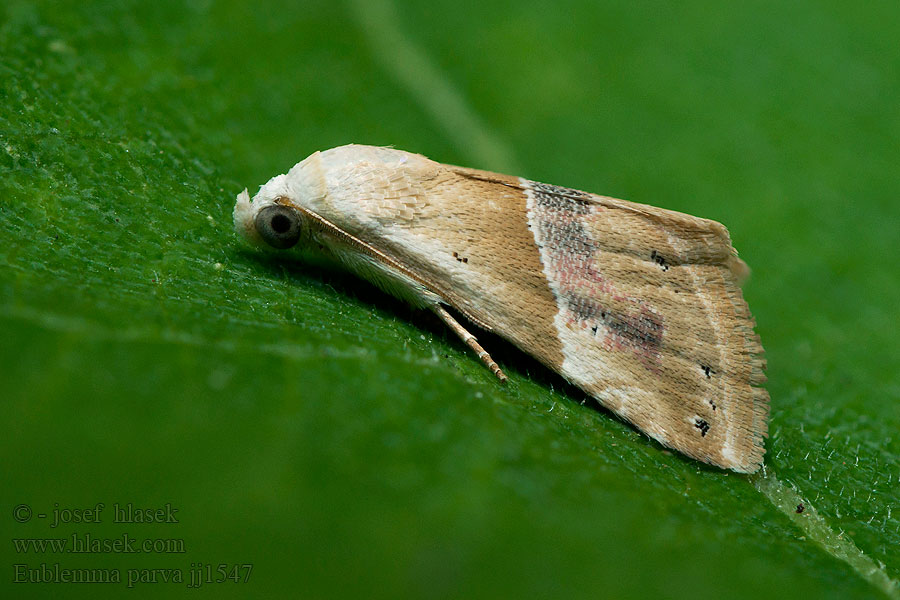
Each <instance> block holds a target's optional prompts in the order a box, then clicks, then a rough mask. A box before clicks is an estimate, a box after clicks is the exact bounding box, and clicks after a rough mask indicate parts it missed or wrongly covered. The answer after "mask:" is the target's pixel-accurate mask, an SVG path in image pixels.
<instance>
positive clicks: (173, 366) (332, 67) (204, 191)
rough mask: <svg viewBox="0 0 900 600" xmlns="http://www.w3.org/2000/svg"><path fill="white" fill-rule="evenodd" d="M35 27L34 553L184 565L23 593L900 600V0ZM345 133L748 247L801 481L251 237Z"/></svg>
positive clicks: (23, 399)
mask: <svg viewBox="0 0 900 600" xmlns="http://www.w3.org/2000/svg"><path fill="white" fill-rule="evenodd" d="M401 6H402V9H401ZM2 11H3V13H0V14H2V25H0V57H2V58H0V100H2V102H0V241H2V244H0V333H2V342H0V397H2V402H3V403H2V406H3V408H4V413H5V418H4V419H3V423H4V425H3V427H2V429H0V436H2V444H3V446H2V447H3V454H2V461H0V462H2V475H3V481H4V486H3V489H4V491H3V500H4V503H3V511H4V515H6V516H5V517H3V518H4V519H5V523H6V526H5V527H4V531H7V532H8V533H7V536H8V538H10V539H12V540H29V539H46V538H60V539H64V540H68V542H67V543H69V544H73V543H76V542H75V540H80V541H81V542H84V540H86V539H88V538H86V537H85V536H90V537H91V538H93V539H95V540H97V539H102V538H108V539H110V540H120V539H122V538H123V536H126V535H127V536H130V538H132V539H137V540H138V543H141V542H142V541H143V540H147V539H150V540H151V541H152V540H164V541H161V542H160V541H157V542H156V544H157V545H156V546H152V545H151V548H150V549H149V550H148V551H147V552H142V553H125V552H99V553H90V552H82V553H70V552H53V551H50V550H45V551H44V552H41V551H39V550H37V549H36V548H34V547H31V549H30V551H28V552H25V551H24V550H23V548H24V547H23V546H22V545H21V544H22V543H21V542H18V544H19V545H17V542H13V543H10V542H9V541H7V542H5V543H4V547H5V548H6V550H5V554H4V556H5V561H4V565H5V566H4V567H3V568H4V569H7V571H6V573H5V575H4V578H3V584H2V585H3V586H4V587H5V588H8V589H9V592H11V593H6V594H4V597H13V595H14V596H15V597H23V598H24V597H45V596H47V595H48V594H52V593H54V591H56V590H61V592H62V593H65V594H67V595H78V594H81V595H83V596H89V597H97V596H98V595H101V594H104V593H105V594H107V595H109V596H114V597H119V596H120V595H121V594H122V593H123V592H122V590H123V589H125V588H126V587H128V586H129V584H130V585H131V587H133V590H131V592H130V593H137V594H141V595H142V596H144V597H159V596H167V597H175V596H177V595H181V594H184V595H188V596H189V595H192V594H195V590H194V589H191V588H189V587H188V585H189V584H190V582H191V577H192V576H195V575H196V574H197V573H201V574H203V575H204V577H206V575H209V577H210V578H211V579H213V580H215V579H216V578H219V579H221V582H218V583H216V582H211V581H208V580H207V579H203V586H204V587H206V588H212V589H214V590H215V594H216V595H217V596H220V597H227V596H235V597H245V596H247V595H253V596H270V597H284V596H288V595H299V596H301V597H370V598H372V597H384V598H396V597H426V596H427V597H465V598H474V597H483V598H496V597H522V596H541V597H567V598H571V597H584V598H597V597H654V596H660V597H667V598H696V597H730V598H744V597H746V598H751V597H760V596H762V597H776V596H777V597H833V598H848V597H872V596H874V597H892V598H898V597H900V591H898V587H897V583H896V582H897V580H898V579H900V506H898V500H900V492H898V489H900V483H898V479H900V460H898V458H900V435H898V433H897V432H898V431H900V410H898V408H897V407H898V401H900V381H898V375H897V373H898V372H900V353H898V344H897V339H896V335H897V324H898V322H900V319H898V311H897V301H896V298H897V297H900V269H898V268H897V265H896V261H895V259H894V255H895V253H896V245H897V241H898V234H897V223H900V204H898V203H897V194H898V190H900V170H898V169H897V168H896V157H897V156H898V152H900V113H898V111H897V105H896V99H897V98H898V97H900V80H898V79H897V77H896V73H897V69H898V67H900V46H898V45H897V44H896V32H897V31H898V26H900V10H898V9H897V6H896V3H895V2H887V1H884V2H880V1H876V2H872V3H867V4H865V5H852V6H851V5H850V4H847V3H833V4H824V5H823V3H821V2H800V3H791V4H790V5H789V6H787V5H784V4H783V3H779V2H768V3H754V4H752V5H748V6H738V5H736V4H733V3H725V4H714V3H713V4H710V3H701V2H687V3H676V4H672V5H657V4H651V5H646V6H644V5H637V4H636V3H633V2H610V3H604V5H602V6H598V5H597V3H593V2H585V1H583V0H582V1H580V2H576V1H569V0H566V1H564V2H561V3H552V4H551V3H537V2H532V3H515V4H512V3H500V2H484V1H482V2H471V3H469V2H463V3H460V2H427V3H425V2H422V3H402V5H401V4H400V3H391V2H389V1H387V0H377V1H376V0H372V1H371V2H363V1H361V0H360V1H359V2H352V3H349V4H346V5H344V4H339V3H324V2H323V3H303V4H295V3H277V2H268V1H264V2H257V3H253V4H246V3H241V2H233V1H231V2H220V3H210V2H195V3H188V4H186V5H182V4H180V3H176V2H171V1H168V0H163V1H159V2H106V3H103V2H84V1H82V2H68V1H67V2H55V3H42V2H37V3H35V2H27V1H24V0H11V1H10V2H7V3H6V5H5V6H4V8H3V9H2ZM349 142H357V143H368V144H384V145H388V144H393V145H396V146H397V147H398V148H402V149H406V150H411V151H417V152H421V153H423V154H425V155H427V156H429V157H431V158H434V159H436V160H439V161H441V162H448V163H456V164H465V165H468V166H473V167H478V168H485V169H493V170H509V171H516V172H515V173H514V174H518V175H523V176H527V177H531V178H533V179H537V180H541V181H547V182H550V183H557V184H562V185H567V186H570V187H576V188H580V189H585V190H589V191H595V192H600V193H604V194H609V195H612V196H617V197H623V198H627V199H629V200H633V201H637V202H646V203H651V204H654V205H658V206H664V207H667V208H673V209H676V210H682V211H685V212H688V213H691V214H697V215H701V216H704V217H710V218H714V219H717V220H720V221H722V222H724V223H726V224H727V225H728V226H729V228H730V230H731V233H732V237H733V239H734V242H735V245H736V246H737V247H738V248H739V249H741V251H742V257H743V258H744V259H745V260H746V261H747V262H748V263H749V264H750V265H751V266H753V267H754V268H755V272H754V277H753V278H752V279H751V281H750V282H749V283H748V285H747V287H746V296H747V298H748V300H749V302H750V305H751V307H752V309H753V311H754V314H755V315H756V317H757V320H758V322H759V327H758V330H759V332H760V334H761V336H762V339H763V342H764V344H765V346H766V349H767V351H768V358H769V375H770V382H769V386H768V388H769V390H770V393H771V396H772V417H771V437H770V439H769V440H768V444H767V448H768V455H767V459H766V474H767V476H768V477H763V476H756V477H753V478H747V477H744V476H739V475H736V474H734V473H726V472H723V471H720V470H717V469H713V468H708V467H705V466H702V465H700V464H698V463H696V462H693V461H690V460H688V459H685V458H682V457H681V456H678V455H674V454H673V453H671V452H668V451H665V450H664V449H663V448H661V447H660V446H659V445H658V444H656V443H654V442H651V441H649V440H648V439H647V438H646V437H645V436H643V435H641V434H640V433H639V432H637V431H635V430H634V429H632V428H631V427H629V426H627V425H625V424H623V423H621V422H620V421H618V420H616V419H615V418H614V417H612V416H611V415H610V414H609V413H608V412H606V411H603V410H602V409H599V408H597V406H596V405H595V404H594V403H593V402H592V401H587V400H588V399H587V398H586V397H585V396H584V394H582V393H580V392H579V391H578V390H576V389H574V388H572V387H570V386H567V385H565V384H564V382H563V381H562V379H560V378H559V377H558V376H556V375H555V374H553V373H550V372H548V371H546V370H545V369H543V368H541V367H540V366H538V365H537V364H536V363H535V362H534V361H532V360H530V359H529V358H528V357H526V356H524V355H522V354H521V353H520V352H518V351H517V350H516V349H515V348H512V347H511V346H509V345H507V344H505V343H503V342H501V341H500V340H499V339H498V338H496V337H493V336H483V337H482V341H483V342H484V345H485V346H487V347H488V349H489V351H491V353H492V355H493V356H494V358H495V359H497V360H498V362H500V364H501V366H502V367H503V368H504V370H505V371H506V372H507V373H508V374H509V375H510V378H511V380H510V383H509V385H507V386H501V385H499V384H498V383H497V381H496V380H494V379H493V377H492V375H491V374H490V373H489V372H488V371H487V370H486V369H484V368H483V366H482V365H481V364H480V363H479V362H478V361H477V359H475V358H474V357H473V356H472V355H471V354H470V353H468V352H467V351H466V349H465V348H464V347H463V345H462V344H460V343H459V342H458V341H457V340H456V339H455V338H454V337H453V336H452V334H450V333H449V332H447V331H445V330H444V329H443V328H442V326H441V324H440V323H439V322H438V321H437V320H436V319H434V318H433V317H431V316H430V315H425V314H421V313H417V312H415V311H413V310H411V309H409V308H407V307H405V306H404V305H402V304H401V303H399V302H397V301H394V300H393V299H391V298H388V297H385V296H384V295H382V294H380V293H379V292H377V291H376V290H374V289H372V288H371V287H370V286H368V285H367V284H365V283H363V282H360V281H357V280H355V279H354V278H352V277H349V276H347V275H344V274H341V273H336V272H333V271H330V270H327V269H325V268H322V267H318V266H314V265H305V264H296V263H292V262H287V261H285V260H283V259H280V258H278V257H276V256H268V255H261V254H256V253H254V252H251V251H249V250H248V249H245V248H244V247H242V246H241V245H240V243H239V242H238V240H237V239H236V237H235V235H234V234H233V231H232V225H231V209H232V207H233V203H234V196H235V195H236V194H237V193H238V192H239V191H240V190H241V189H243V188H244V187H245V186H246V187H249V188H250V189H251V191H253V190H255V187H256V186H257V185H259V184H261V183H263V182H265V181H266V180H267V179H268V178H269V177H271V176H272V175H275V174H277V173H280V172H284V171H286V170H287V169H288V168H289V167H290V166H292V165H293V164H294V163H296V162H297V161H299V160H300V159H302V158H304V157H305V156H307V155H308V154H310V153H311V152H313V151H315V150H319V149H325V148H329V147H332V146H336V145H339V144H344V143H349ZM97 503H103V507H102V509H101V510H87V512H86V509H95V507H96V505H97ZM129 503H131V505H132V508H135V507H137V508H148V509H149V508H154V509H155V508H160V507H163V508H165V507H166V505H167V504H168V508H169V510H170V511H171V509H177V512H175V513H174V515H175V516H176V518H177V521H178V522H177V523H171V522H170V523H134V522H131V523H127V522H126V523H122V522H118V523H117V522H114V519H115V517H116V512H117V511H116V509H117V508H119V509H124V508H125V507H127V505H128V504H129ZM801 503H802V504H803V506H804V511H803V512H801V513H797V512H796V508H797V507H798V505H799V504H801ZM117 504H118V507H117V506H116V505H117ZM21 505H26V506H27V507H28V509H30V510H31V511H32V513H31V515H32V516H31V518H30V519H26V518H24V517H23V516H22V515H24V514H26V513H24V512H22V510H23V509H21V508H16V507H20V506H21ZM163 513H165V510H163ZM40 514H44V515H46V516H45V517H40V516H39V515H40ZM124 514H125V513H124V512H123V513H120V515H119V516H122V515H124ZM141 514H142V515H143V514H150V515H151V516H152V515H155V513H141ZM170 514H172V513H171V512H170ZM92 515H93V516H92ZM17 518H18V519H19V520H17ZM56 518H60V519H61V520H62V521H63V522H62V523H61V524H59V525H58V526H56V527H54V526H53V525H54V519H56ZM98 518H99V521H100V522H99V523H98V522H85V521H86V520H87V521H91V520H93V521H96V520H97V519H98ZM20 521H22V522H20ZM66 521H68V522H66ZM76 521H80V522H76ZM72 536H75V537H74V538H73V537H72ZM165 540H170V541H168V542H166V541H165ZM171 540H175V541H174V542H172V541H171ZM29 543H31V542H27V541H26V542H25V544H26V545H27V544H29ZM79 543H80V542H79ZM179 544H182V545H181V546H179ZM70 548H71V546H70ZM179 549H180V550H183V551H179ZM248 564H249V565H252V570H250V569H248V568H245V567H241V568H242V569H244V570H242V571H240V574H241V577H243V574H244V573H245V572H246V571H248V570H249V571H250V577H249V580H247V581H244V580H243V578H240V581H238V582H235V581H234V580H233V578H227V579H226V578H223V577H221V574H220V573H219V571H218V567H219V565H224V566H225V567H227V568H226V570H225V571H224V572H225V573H229V574H230V573H233V571H232V570H231V569H232V568H233V567H234V565H238V566H239V567H240V566H241V565H248ZM207 568H208V570H207ZM60 569H63V570H64V569H73V570H75V571H72V573H70V574H69V576H68V577H70V578H71V577H88V576H90V577H95V578H101V577H111V578H112V577H115V576H116V575H117V576H118V577H119V579H120V581H119V582H118V583H108V584H105V585H101V584H93V585H85V584H77V585H76V584H74V583H37V582H35V580H43V581H47V580H48V579H49V580H53V579H54V578H55V577H63V576H62V575H59V573H60ZM79 569H89V570H90V569H93V571H80V570H79ZM154 569H157V570H154ZM176 574H177V575H178V576H180V577H181V578H182V581H181V582H177V583H173V582H171V578H172V577H174V576H176ZM129 580H131V581H129ZM16 581H19V583H16ZM183 590H184V591H183Z"/></svg>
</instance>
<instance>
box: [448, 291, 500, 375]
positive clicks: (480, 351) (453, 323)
mask: <svg viewBox="0 0 900 600" xmlns="http://www.w3.org/2000/svg"><path fill="white" fill-rule="evenodd" d="M431 310H433V311H434V313H435V314H436V315H437V316H439V317H440V318H441V320H442V321H443V322H444V323H446V324H447V326H448V327H450V329H452V330H453V333H455V334H456V335H458V336H459V339H461V340H462V341H464V342H465V343H466V345H467V346H469V348H471V349H472V350H474V351H475V354H477V355H478V358H480V359H481V362H483V363H484V364H485V365H487V368H488V369H490V370H491V373H493V374H494V375H496V376H497V379H499V380H500V381H502V382H505V381H506V380H507V379H508V378H507V377H506V373H504V372H503V371H501V370H500V367H498V366H497V363H495V362H494V359H492V358H491V355H490V354H488V353H487V352H486V351H485V349H484V348H482V347H481V344H479V343H478V341H477V340H476V339H475V336H474V335H472V334H471V333H469V332H468V331H466V329H465V327H463V326H462V325H460V324H459V322H458V321H457V320H456V319H454V318H453V317H452V316H451V315H450V313H448V312H447V311H446V310H444V307H443V306H441V305H440V304H435V305H433V306H432V307H431Z"/></svg>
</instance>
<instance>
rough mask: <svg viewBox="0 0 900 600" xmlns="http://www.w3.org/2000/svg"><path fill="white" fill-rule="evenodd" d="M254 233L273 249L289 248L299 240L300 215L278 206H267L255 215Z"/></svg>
mask: <svg viewBox="0 0 900 600" xmlns="http://www.w3.org/2000/svg"><path fill="white" fill-rule="evenodd" d="M256 231H258V232H259V235H261V236H262V239H264V240H265V241H266V243H267V244H268V245H270V246H272V247H273V248H278V249H279V250H284V249H286V248H290V247H291V246H294V245H295V244H296V243H297V242H298V241H299V240H300V213H299V212H298V211H296V210H294V209H293V208H288V207H287V206H282V205H280V204H273V205H272V206H267V207H265V208H264V209H262V210H261V211H259V213H258V214H257V215H256Z"/></svg>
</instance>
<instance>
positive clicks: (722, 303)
mask: <svg viewBox="0 0 900 600" xmlns="http://www.w3.org/2000/svg"><path fill="white" fill-rule="evenodd" d="M234 224H235V228H236V230H237V231H238V233H239V234H241V235H242V236H243V237H245V238H246V239H247V240H249V241H250V242H251V243H253V244H256V245H258V246H261V247H267V248H272V249H277V250H289V249H292V250H290V251H295V250H296V249H297V248H306V249H307V251H309V250H312V251H314V252H320V253H323V254H325V255H327V256H328V257H329V258H331V259H333V260H336V261H337V262H339V263H340V264H342V265H343V266H344V267H345V268H346V269H348V270H349V271H351V272H353V273H355V274H357V275H358V276H360V277H362V278H364V279H367V280H368V281H370V282H372V283H374V284H375V285H376V286H378V287H380V288H382V289H383V290H385V291H386V292H388V293H390V294H392V295H394V296H396V297H398V298H400V299H402V300H404V301H406V302H409V303H410V304H412V305H413V306H415V307H418V308H422V309H428V310H431V311H433V312H434V313H435V314H436V315H437V316H438V317H439V318H440V319H441V320H442V321H443V322H444V323H446V324H447V325H448V326H449V327H450V329H451V330H452V331H453V332H454V333H455V334H456V335H458V336H459V337H460V338H461V339H462V341H463V342H464V343H465V344H467V345H468V346H469V347H471V348H472V350H474V352H475V353H476V354H477V355H478V357H479V358H480V359H481V360H482V361H483V362H484V363H485V365H487V367H488V368H489V369H490V370H491V371H492V372H493V373H494V374H495V375H496V376H497V377H498V378H499V379H501V380H505V379H506V375H505V374H504V373H503V371H502V370H501V369H500V367H499V366H498V365H497V363H496V362H494V360H493V359H492V358H491V357H490V355H489V354H488V353H487V352H486V351H485V350H484V348H482V347H481V345H480V344H479V343H478V341H477V339H476V337H475V336H474V335H473V334H472V333H470V331H469V329H468V328H467V326H464V325H462V324H461V323H460V322H459V321H457V319H456V318H455V317H454V314H456V315H461V316H462V317H464V319H465V321H467V322H468V323H471V324H473V325H475V326H476V327H478V328H480V329H482V330H484V331H491V332H494V333H496V334H497V335H499V336H501V337H503V338H505V339H507V340H509V341H510V342H512V343H513V344H514V345H515V346H517V347H518V348H520V349H521V350H523V351H524V352H526V353H528V354H530V355H531V356H533V357H534V358H536V359H537V360H539V361H540V362H542V363H543V364H545V365H546V366H547V367H549V368H550V369H552V370H553V371H556V372H557V373H559V374H560V375H562V377H564V378H565V379H566V380H568V381H569V382H571V383H573V384H575V385H577V386H578V387H580V388H581V389H582V390H584V391H585V392H587V393H588V394H589V395H591V396H592V397H594V398H596V399H597V400H598V401H599V402H600V404H602V405H603V406H605V407H606V408H608V409H609V410H611V411H612V412H613V413H615V414H616V415H618V416H619V417H621V418H622V419H624V420H626V421H628V422H630V423H632V424H633V425H634V426H636V427H637V428H638V429H639V430H641V431H643V432H644V433H646V434H647V435H648V436H650V437H651V438H653V439H655V440H657V441H658V442H660V443H661V444H663V445H664V446H667V447H670V448H674V449H675V450H678V451H679V452H682V453H684V454H686V455H687V456H690V457H692V458H694V459H697V460H700V461H703V462H706V463H710V464H713V465H717V466H719V467H722V468H725V469H732V470H734V471H738V472H743V473H752V472H754V471H756V470H757V469H758V468H759V467H760V465H761V464H762V460H763V455H764V452H765V446H764V438H765V437H766V436H767V424H766V421H767V417H768V406H769V396H768V393H767V392H766V390H765V389H764V388H763V387H761V386H762V384H763V383H764V382H765V375H764V370H765V360H764V356H763V348H762V346H761V344H760V341H759V338H758V336H757V335H756V333H755V332H754V320H753V317H752V316H751V314H750V311H749V309H748V307H747V303H746V302H745V301H744V298H743V295H742V293H741V288H740V284H741V282H742V281H743V279H744V278H745V277H746V275H747V274H748V271H749V270H748V268H747V266H746V265H745V264H744V262H743V261H741V260H740V259H739V258H738V257H737V252H736V251H735V250H734V248H733V247H732V245H731V239H730V237H729V235H728V230H727V229H725V227H724V226H723V225H721V224H720V223H717V222H715V221H710V220H707V219H701V218H697V217H692V216H689V215H685V214H682V213H678V212H674V211H670V210H665V209H661V208H655V207H653V206H647V205H644V204H635V203H632V202H627V201H624V200H617V199H615V198H609V197H606V196H598V195H595V194H589V193H585V192H581V191H578V190H574V189H569V188H565V187H558V186H554V185H548V184H544V183H538V182H535V181H529V180H527V179H523V178H521V177H512V176H508V175H500V174H497V173H491V172H488V171H480V170H476V169H468V168H463V167H456V166H452V165H446V164H441V163H438V162H434V161H432V160H429V159H427V158H425V157H424V156H421V155H418V154H411V153H409V152H404V151H401V150H395V149H392V148H381V147H372V146H361V145H347V146H341V147H338V148H333V149H331V150H326V151H324V152H316V153H314V154H312V155H311V156H309V157H308V158H306V159H305V160H303V161H302V162H300V163H298V164H297V165H295V166H294V167H293V168H291V170H290V171H288V172H287V173H286V174H284V175H277V176H275V177H273V178H272V179H270V180H269V181H268V182H267V183H266V184H265V185H263V186H261V188H260V190H259V192H258V193H257V194H256V195H255V196H254V197H253V199H251V198H250V196H249V194H248V193H247V190H244V191H243V192H241V193H240V194H239V195H238V196H237V203H236V205H235V207H234ZM448 309H451V310H452V311H453V314H451V312H450V310H448Z"/></svg>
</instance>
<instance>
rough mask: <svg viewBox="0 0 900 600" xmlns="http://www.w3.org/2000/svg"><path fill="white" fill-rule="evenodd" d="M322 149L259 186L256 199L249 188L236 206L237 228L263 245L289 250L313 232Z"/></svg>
mask: <svg viewBox="0 0 900 600" xmlns="http://www.w3.org/2000/svg"><path fill="white" fill-rule="evenodd" d="M317 163H318V152H317V153H315V154H313V155H312V156H310V157H309V158H307V159H306V160H304V161H302V162H301V163H299V164H297V165H296V166H295V167H294V168H293V169H291V172H290V173H289V174H287V175H277V176H275V177H273V178H272V179H270V180H269V181H268V182H266V184H265V185H263V186H261V187H260V188H259V192H257V193H256V195H255V196H253V198H252V199H251V198H250V194H248V193H247V190H246V189H245V190H244V191H243V192H241V193H240V194H238V196H237V202H236V203H235V205H234V228H235V230H236V231H237V232H238V234H240V235H241V236H242V237H244V238H245V239H246V240H247V241H249V242H250V243H252V244H254V245H255V246H259V247H262V248H272V249H276V250H285V249H288V248H292V247H294V246H296V245H297V244H298V243H300V242H303V241H306V240H307V238H309V237H310V235H311V229H310V225H311V224H310V222H309V219H310V215H309V213H308V212H307V211H308V210H309V209H310V207H311V206H315V201H316V199H317V198H318V197H320V196H322V195H324V187H325V186H324V180H323V178H322V176H321V174H320V171H319V169H318V164H317Z"/></svg>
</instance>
